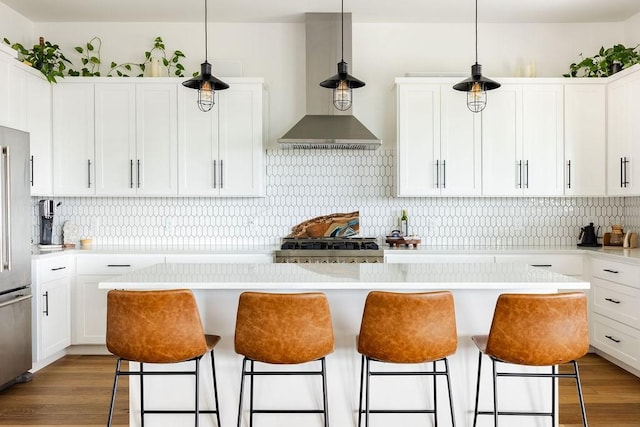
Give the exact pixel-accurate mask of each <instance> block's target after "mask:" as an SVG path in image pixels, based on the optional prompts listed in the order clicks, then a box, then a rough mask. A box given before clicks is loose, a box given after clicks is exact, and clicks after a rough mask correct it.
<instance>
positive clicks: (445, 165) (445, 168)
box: [442, 160, 447, 188]
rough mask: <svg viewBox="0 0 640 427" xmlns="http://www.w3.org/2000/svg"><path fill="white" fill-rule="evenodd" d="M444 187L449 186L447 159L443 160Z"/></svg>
mask: <svg viewBox="0 0 640 427" xmlns="http://www.w3.org/2000/svg"><path fill="white" fill-rule="evenodd" d="M442 188H447V161H446V160H443V161H442Z"/></svg>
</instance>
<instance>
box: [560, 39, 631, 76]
mask: <svg viewBox="0 0 640 427" xmlns="http://www.w3.org/2000/svg"><path fill="white" fill-rule="evenodd" d="M580 58H582V60H581V61H580V62H578V63H573V64H571V65H570V66H569V72H568V73H566V74H563V76H564V77H608V76H611V75H613V74H615V73H617V72H618V71H620V70H622V69H625V68H629V67H631V66H632V65H635V64H638V63H640V52H639V51H638V46H636V47H626V46H624V45H623V44H616V45H613V46H612V47H610V48H607V49H605V48H604V46H603V47H601V48H600V51H598V53H597V54H596V55H594V56H592V57H583V56H582V54H580Z"/></svg>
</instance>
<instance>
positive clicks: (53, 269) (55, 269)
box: [51, 267, 67, 271]
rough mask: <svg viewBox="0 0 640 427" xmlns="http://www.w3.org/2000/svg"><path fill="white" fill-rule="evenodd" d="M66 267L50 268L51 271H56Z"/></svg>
mask: <svg viewBox="0 0 640 427" xmlns="http://www.w3.org/2000/svg"><path fill="white" fill-rule="evenodd" d="M66 268H67V267H56V268H52V269H51V271H58V270H64V269H66Z"/></svg>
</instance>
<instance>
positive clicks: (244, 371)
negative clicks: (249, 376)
mask: <svg viewBox="0 0 640 427" xmlns="http://www.w3.org/2000/svg"><path fill="white" fill-rule="evenodd" d="M246 370H247V358H246V357H245V358H244V359H242V374H241V376H240V399H238V400H239V403H238V425H237V427H240V425H241V424H242V398H243V396H244V377H245V376H246ZM218 427H220V426H218Z"/></svg>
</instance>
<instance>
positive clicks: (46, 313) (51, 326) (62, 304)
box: [38, 277, 71, 359]
mask: <svg viewBox="0 0 640 427" xmlns="http://www.w3.org/2000/svg"><path fill="white" fill-rule="evenodd" d="M70 287H71V279H70V278H69V277H65V278H61V279H57V280H53V281H50V282H47V283H43V284H42V286H41V287H40V292H41V293H42V295H39V296H38V298H39V301H40V307H39V316H40V328H39V330H38V333H39V338H40V343H39V344H40V349H39V351H38V355H39V357H40V359H45V358H47V357H49V356H51V355H52V354H54V353H56V352H58V351H61V350H63V349H65V348H66V347H68V346H69V345H70V344H71V306H70Z"/></svg>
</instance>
